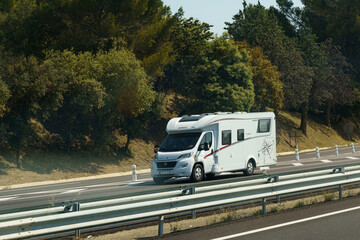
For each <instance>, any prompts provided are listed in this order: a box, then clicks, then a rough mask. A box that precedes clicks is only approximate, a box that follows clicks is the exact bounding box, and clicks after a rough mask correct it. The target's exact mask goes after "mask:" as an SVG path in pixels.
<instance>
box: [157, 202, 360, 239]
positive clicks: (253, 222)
mask: <svg viewBox="0 0 360 240" xmlns="http://www.w3.org/2000/svg"><path fill="white" fill-rule="evenodd" d="M161 239H171V240H183V239H196V240H205V239H206V240H207V239H213V240H227V239H239V240H240V239H241V240H259V239H266V240H289V239H291V240H304V239H310V240H312V239H314V240H358V239H360V198H359V197H356V198H350V199H345V200H340V201H333V202H328V203H323V204H316V205H312V206H309V207H302V208H297V209H292V210H289V211H286V212H281V213H275V214H270V215H267V216H260V217H253V218H248V219H242V220H240V221H233V222H227V223H222V224H218V225H212V226H210V227H205V228H201V229H195V230H189V231H183V232H179V233H175V234H169V235H167V236H164V237H163V238H161Z"/></svg>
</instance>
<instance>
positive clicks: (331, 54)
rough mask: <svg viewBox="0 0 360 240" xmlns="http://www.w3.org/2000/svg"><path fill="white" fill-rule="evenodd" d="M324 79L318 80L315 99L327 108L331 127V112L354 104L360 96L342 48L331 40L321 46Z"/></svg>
mask: <svg viewBox="0 0 360 240" xmlns="http://www.w3.org/2000/svg"><path fill="white" fill-rule="evenodd" d="M320 47H321V52H322V54H323V55H322V61H321V65H320V69H321V73H322V77H321V78H319V79H317V81H316V86H315V91H314V93H315V94H314V98H315V99H316V102H317V103H318V104H319V105H320V107H325V116H326V124H327V125H328V126H329V127H331V111H332V110H334V108H335V107H336V106H340V107H342V106H344V105H349V104H351V103H353V102H354V101H355V100H356V99H357V97H358V94H357V93H356V91H355V90H354V87H353V86H352V84H351V76H350V67H351V65H350V64H349V63H348V61H347V60H346V58H345V57H344V56H343V55H342V53H341V51H340V48H339V47H338V46H334V45H333V43H332V41H331V40H327V41H325V42H323V43H321V45H320Z"/></svg>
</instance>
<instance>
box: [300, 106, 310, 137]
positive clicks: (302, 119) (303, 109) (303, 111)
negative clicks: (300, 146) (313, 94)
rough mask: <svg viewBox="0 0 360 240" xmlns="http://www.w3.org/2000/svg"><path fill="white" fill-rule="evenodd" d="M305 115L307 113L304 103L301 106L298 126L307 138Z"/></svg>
mask: <svg viewBox="0 0 360 240" xmlns="http://www.w3.org/2000/svg"><path fill="white" fill-rule="evenodd" d="M307 113H308V106H307V104H306V103H304V104H303V105H302V106H301V124H300V129H301V132H302V133H303V134H304V135H305V136H307Z"/></svg>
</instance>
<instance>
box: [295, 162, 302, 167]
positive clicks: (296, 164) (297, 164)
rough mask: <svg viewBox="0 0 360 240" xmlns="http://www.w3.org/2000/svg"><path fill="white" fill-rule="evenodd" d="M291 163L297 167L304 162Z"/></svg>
mask: <svg viewBox="0 0 360 240" xmlns="http://www.w3.org/2000/svg"><path fill="white" fill-rule="evenodd" d="M293 165H294V166H295V167H299V166H302V165H304V164H302V163H299V162H297V163H293Z"/></svg>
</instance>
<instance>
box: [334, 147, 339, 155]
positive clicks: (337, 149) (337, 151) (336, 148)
mask: <svg viewBox="0 0 360 240" xmlns="http://www.w3.org/2000/svg"><path fill="white" fill-rule="evenodd" d="M335 154H336V156H339V147H338V145H335Z"/></svg>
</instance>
